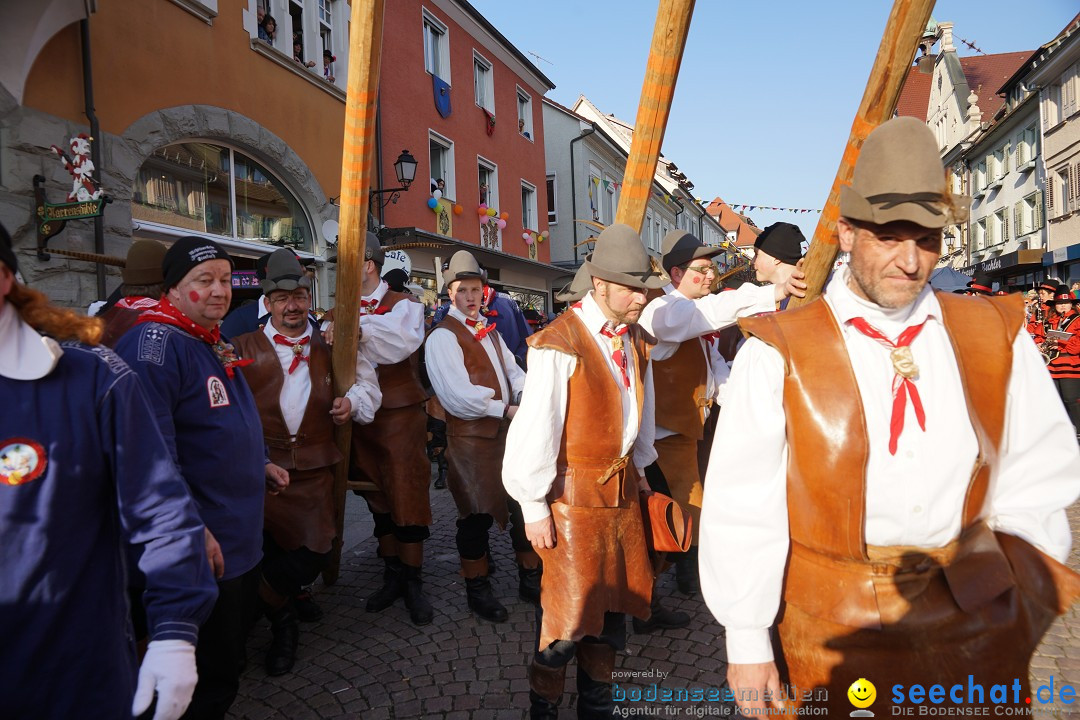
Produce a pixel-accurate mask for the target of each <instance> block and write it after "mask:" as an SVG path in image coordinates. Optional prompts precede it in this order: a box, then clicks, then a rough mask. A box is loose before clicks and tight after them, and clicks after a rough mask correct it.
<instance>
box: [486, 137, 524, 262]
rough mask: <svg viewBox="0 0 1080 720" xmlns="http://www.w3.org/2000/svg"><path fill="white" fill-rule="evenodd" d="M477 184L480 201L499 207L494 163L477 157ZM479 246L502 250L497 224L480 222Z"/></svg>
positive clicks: (496, 170)
mask: <svg viewBox="0 0 1080 720" xmlns="http://www.w3.org/2000/svg"><path fill="white" fill-rule="evenodd" d="M476 176H477V185H478V188H479V193H480V202H481V203H486V204H487V206H488V207H492V208H495V209H496V210H498V209H499V170H498V167H497V166H496V165H495V163H493V162H490V161H488V160H485V159H484V158H482V157H479V156H478V157H477V163H476ZM523 221H524V219H523ZM480 245H481V247H486V248H491V249H493V250H502V237H501V236H500V234H499V226H498V225H497V224H496V223H493V222H487V223H481V225H480Z"/></svg>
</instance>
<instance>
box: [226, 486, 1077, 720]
mask: <svg viewBox="0 0 1080 720" xmlns="http://www.w3.org/2000/svg"><path fill="white" fill-rule="evenodd" d="M431 492H432V510H433V514H434V519H435V524H434V526H433V527H432V537H431V539H430V540H429V541H428V543H427V545H426V548H425V559H424V562H425V565H424V581H425V583H424V587H425V590H426V592H427V594H428V597H429V598H430V599H431V601H432V604H433V605H434V606H435V621H434V622H433V623H432V624H431V625H428V626H427V627H424V628H416V627H414V626H413V625H412V624H410V623H409V620H408V611H406V610H405V608H404V606H403V605H402V603H401V601H400V600H399V601H398V602H397V603H396V604H395V605H394V606H393V607H391V608H389V609H387V610H384V611H383V612H381V613H377V614H369V613H367V612H365V611H364V602H365V600H366V598H367V595H368V593H369V592H371V591H373V590H374V589H375V588H377V587H378V586H379V584H380V583H381V579H382V563H381V561H380V560H379V559H378V558H377V557H376V555H375V542H374V540H372V539H371V523H370V516H369V515H368V513H367V509H366V507H365V505H364V503H363V501H362V500H360V498H357V497H354V496H352V495H350V497H349V501H348V507H347V513H346V532H345V548H346V550H345V552H344V553H343V554H342V566H341V576H340V578H339V580H338V582H337V584H336V585H334V586H322V585H318V586H316V588H315V592H316V599H317V601H318V603H319V605H320V606H321V607H322V608H323V610H324V611H325V617H324V618H323V620H321V621H320V622H318V623H314V624H304V625H302V631H301V638H300V650H299V653H298V656H297V662H296V667H295V668H294V670H293V672H292V673H291V674H289V675H286V676H283V677H280V678H269V677H267V675H266V672H265V670H264V669H263V656H264V654H265V651H266V648H267V646H268V644H269V641H270V631H269V626H268V624H267V623H266V622H265V621H263V622H261V623H260V624H259V625H258V626H256V628H255V630H254V631H253V632H252V634H251V638H250V640H249V643H248V668H247V671H246V672H245V674H244V676H243V678H242V679H241V683H240V694H239V697H238V698H237V700H236V702H235V704H234V705H233V708H232V712H231V714H230V717H236V718H251V719H253V720H264V719H269V718H288V719H289V720H303V719H305V718H362V719H363V720H387V719H390V718H394V719H399V718H445V719H446V720H451V719H459V718H475V719H483V718H515V719H517V718H522V717H525V716H527V711H526V708H527V707H528V689H529V688H528V681H527V680H526V662H527V659H528V658H529V656H530V653H531V651H532V648H533V647H534V646H535V626H534V621H533V620H534V615H533V609H532V606H530V605H528V604H527V603H525V602H522V601H521V600H519V599H518V597H517V572H516V567H515V565H514V560H513V552H512V550H511V548H510V543H509V538H508V536H507V535H506V534H505V533H496V532H495V531H493V532H492V538H493V542H492V551H493V555H494V559H495V562H496V571H495V574H494V576H493V578H492V584H493V586H494V588H495V592H496V595H497V597H498V598H499V600H500V601H501V602H502V603H503V604H504V605H506V608H507V610H508V611H509V613H510V618H509V620H508V621H507V622H505V623H500V624H491V623H486V622H483V621H480V620H477V619H476V618H474V617H473V616H472V614H471V613H469V611H468V609H467V608H466V605H465V588H464V583H463V581H462V579H461V576H460V575H459V574H458V570H459V566H458V558H457V553H456V550H455V546H454V522H453V521H454V519H455V509H454V504H453V502H452V500H451V498H450V495H449V492H448V491H446V490H434V489H433V490H432V491H431ZM1069 515H1070V521H1071V523H1072V527H1073V529H1074V532H1073V534H1074V538H1076V536H1077V532H1076V530H1077V528H1078V527H1080V503H1078V504H1077V505H1076V506H1074V507H1072V508H1070V512H1069ZM1078 545H1080V538H1078V539H1077V540H1075V541H1074V546H1073V552H1072V556H1071V557H1070V561H1069V562H1070V565H1071V566H1072V567H1074V568H1078V567H1080V548H1078V547H1077V546H1078ZM660 592H661V594H662V596H663V597H664V598H665V601H666V604H667V605H668V606H669V607H672V608H673V609H678V610H683V611H685V612H688V613H690V614H691V616H692V618H693V620H692V622H691V624H690V626H689V627H688V628H686V629H683V630H667V631H660V632H657V633H654V634H651V635H634V634H632V633H629V630H630V627H629V625H628V626H627V630H628V645H627V649H626V653H625V654H624V655H623V656H622V657H621V658H620V659H619V661H618V664H617V672H624V673H627V675H628V676H629V674H630V673H634V674H635V676H634V677H633V678H632V679H629V681H628V682H627V683H626V684H627V686H629V687H633V688H640V689H643V690H646V691H647V690H648V688H649V687H650V686H651V685H652V683H654V682H657V683H659V682H661V678H663V680H662V682H663V685H664V686H665V687H669V688H702V689H705V690H707V689H709V688H719V687H721V685H722V684H723V682H724V674H725V670H726V665H725V661H724V648H723V641H722V637H721V635H720V633H721V628H720V627H719V625H717V623H716V621H715V620H714V619H713V617H712V615H711V614H710V613H709V611H708V609H707V608H706V607H705V605H704V603H703V602H702V601H701V599H700V597H698V598H695V599H693V600H690V599H686V598H684V597H683V596H681V595H679V594H678V593H677V592H675V589H674V581H673V578H672V574H671V573H667V574H666V575H665V577H664V579H663V581H662V584H661V590H660ZM676 658H677V660H676ZM573 667H574V666H573V664H571V667H570V671H569V672H568V673H567V685H566V688H567V692H566V695H565V696H564V698H563V701H562V705H561V707H562V708H563V711H564V712H566V713H567V715H568V716H572V715H573V712H572V711H570V712H567V708H573V707H574V705H575V701H576V698H575V696H574V692H573V691H574V679H573V678H574V671H573ZM1051 677H1053V678H1054V682H1055V684H1056V685H1057V687H1059V688H1060V687H1061V685H1062V684H1070V685H1072V686H1074V687H1077V686H1080V618H1078V610H1077V609H1076V608H1074V609H1073V610H1072V611H1071V612H1070V613H1068V614H1067V615H1066V616H1064V617H1063V618H1061V619H1059V620H1058V622H1056V623H1055V624H1054V625H1053V626H1052V627H1051V629H1050V631H1049V633H1048V634H1047V636H1046V638H1045V640H1044V642H1043V644H1042V646H1041V647H1040V648H1039V651H1038V653H1037V654H1036V656H1035V658H1034V660H1033V662H1032V680H1033V687H1036V686H1038V685H1040V684H1043V683H1049V682H1050V678H1051ZM616 681H617V682H618V679H617V680H616ZM639 707H640V709H641V710H642V711H645V712H648V713H649V714H651V715H655V716H662V717H673V716H674V717H701V716H702V715H703V714H705V713H706V712H709V713H710V714H714V713H716V712H717V710H719V709H720V708H718V707H717V705H716V704H715V703H714V704H713V706H712V707H711V708H709V707H705V706H702V705H693V704H691V703H681V704H675V707H672V704H671V703H668V704H667V705H666V706H661V705H659V704H655V703H653V704H639ZM650 710H653V711H655V713H653V712H649V711H650Z"/></svg>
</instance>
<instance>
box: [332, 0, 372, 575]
mask: <svg viewBox="0 0 1080 720" xmlns="http://www.w3.org/2000/svg"><path fill="white" fill-rule="evenodd" d="M382 30H383V0H352V13H351V16H350V27H349V36H350V37H349V42H350V43H351V46H350V50H349V80H348V84H347V86H346V94H345V145H344V148H343V149H342V157H341V212H340V215H339V219H338V227H339V234H338V262H337V266H338V268H337V269H338V272H337V292H336V293H335V299H336V302H335V305H334V347H333V352H332V361H333V368H334V393H335V395H336V396H337V397H342V396H343V395H344V394H345V392H346V391H347V390H348V389H349V388H350V387H351V386H352V384H353V382H355V380H356V345H357V335H358V330H359V322H360V308H359V301H360V293H361V287H362V284H363V276H362V272H361V269H362V267H363V264H364V262H363V261H364V237H365V233H366V232H367V215H368V191H370V190H371V187H372V186H371V180H372V174H373V171H374V167H375V107H376V101H377V99H378V93H379V59H380V55H381V52H382ZM335 440H336V441H337V445H338V450H339V451H340V452H341V455H342V457H343V458H344V459H343V460H342V461H341V462H339V463H338V464H337V467H336V470H335V474H334V511H335V514H336V520H337V540H336V541H335V542H334V549H333V555H332V557H331V559H330V565H329V567H327V569H326V571H325V572H323V580H324V581H325V582H326V583H327V584H328V585H333V584H334V583H335V582H336V581H337V578H338V572H339V570H340V565H341V546H342V539H343V533H344V529H345V492H346V485H347V483H348V476H349V454H350V451H351V444H352V423H351V422H348V423H345V424H344V425H339V426H338V428H337V432H336V434H335Z"/></svg>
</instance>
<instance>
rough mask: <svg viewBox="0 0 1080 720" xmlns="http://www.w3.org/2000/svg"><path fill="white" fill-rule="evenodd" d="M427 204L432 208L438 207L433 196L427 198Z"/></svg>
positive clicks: (437, 202)
mask: <svg viewBox="0 0 1080 720" xmlns="http://www.w3.org/2000/svg"><path fill="white" fill-rule="evenodd" d="M427 206H428V207H429V208H431V209H432V210H434V209H435V208H437V207H439V201H438V200H436V199H435V198H428V201H427Z"/></svg>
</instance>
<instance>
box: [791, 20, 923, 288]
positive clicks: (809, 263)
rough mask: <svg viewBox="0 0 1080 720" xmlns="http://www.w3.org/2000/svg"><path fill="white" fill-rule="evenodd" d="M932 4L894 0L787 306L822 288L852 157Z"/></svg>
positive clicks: (889, 110)
mask: <svg viewBox="0 0 1080 720" xmlns="http://www.w3.org/2000/svg"><path fill="white" fill-rule="evenodd" d="M933 9H934V0H895V2H894V3H893V8H892V12H891V13H889V20H888V22H887V23H886V24H885V32H884V34H883V35H882V38H881V45H880V46H879V47H878V52H877V56H876V57H875V58H874V65H873V67H872V68H871V69H870V78H869V80H868V81H867V83H866V90H865V92H864V93H863V97H862V102H860V103H859V109H858V111H857V112H856V113H855V120H854V122H852V124H851V134H850V136H849V137H848V144H847V147H846V148H844V154H843V156H842V157H841V158H840V168H839V169H838V170H837V172H836V178H835V179H834V180H833V184H832V188H831V189H830V190H829V199H828V202H827V203H826V204H825V209H824V210H822V212H821V217H820V218H819V219H818V224H817V228H816V229H815V230H814V238H813V240H812V241H811V242H810V249H809V250H808V251H807V253H806V259H805V260H804V261H803V272H805V273H806V284H807V286H808V287H807V293H806V297H805V298H802V299H800V298H791V302H790V303H789V305H788V307H798V306H800V305H805V304H806V303H808V302H810V301H811V300H813V299H814V298H815V297H817V296H818V295H820V294H821V290H822V288H823V287H824V285H825V280H826V278H828V276H829V272H830V271H831V270H832V267H833V262H834V261H835V260H836V254H837V252H838V250H839V247H838V245H837V242H838V238H837V235H836V221H837V219H838V218H839V217H840V204H839V203H840V188H841V187H843V186H844V185H850V184H851V177H852V175H853V174H854V172H855V161H856V160H858V158H859V152H860V151H861V150H862V145H863V142H865V141H866V136H867V135H869V134H870V132H871V131H872V130H873V129H874V128H876V127H877V126H878V125H880V124H881V123H883V122H885V121H886V120H888V119H889V118H890V117H892V115H893V113H894V112H895V111H896V103H897V101H898V100H899V99H900V91H901V89H902V88H903V86H904V80H905V79H907V74H908V68H909V67H911V64H912V61H913V60H914V59H915V51H916V50H918V47H919V39H920V38H922V34H923V32H924V31H925V29H926V23H927V21H929V20H930V13H931V11H932V10H933Z"/></svg>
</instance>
